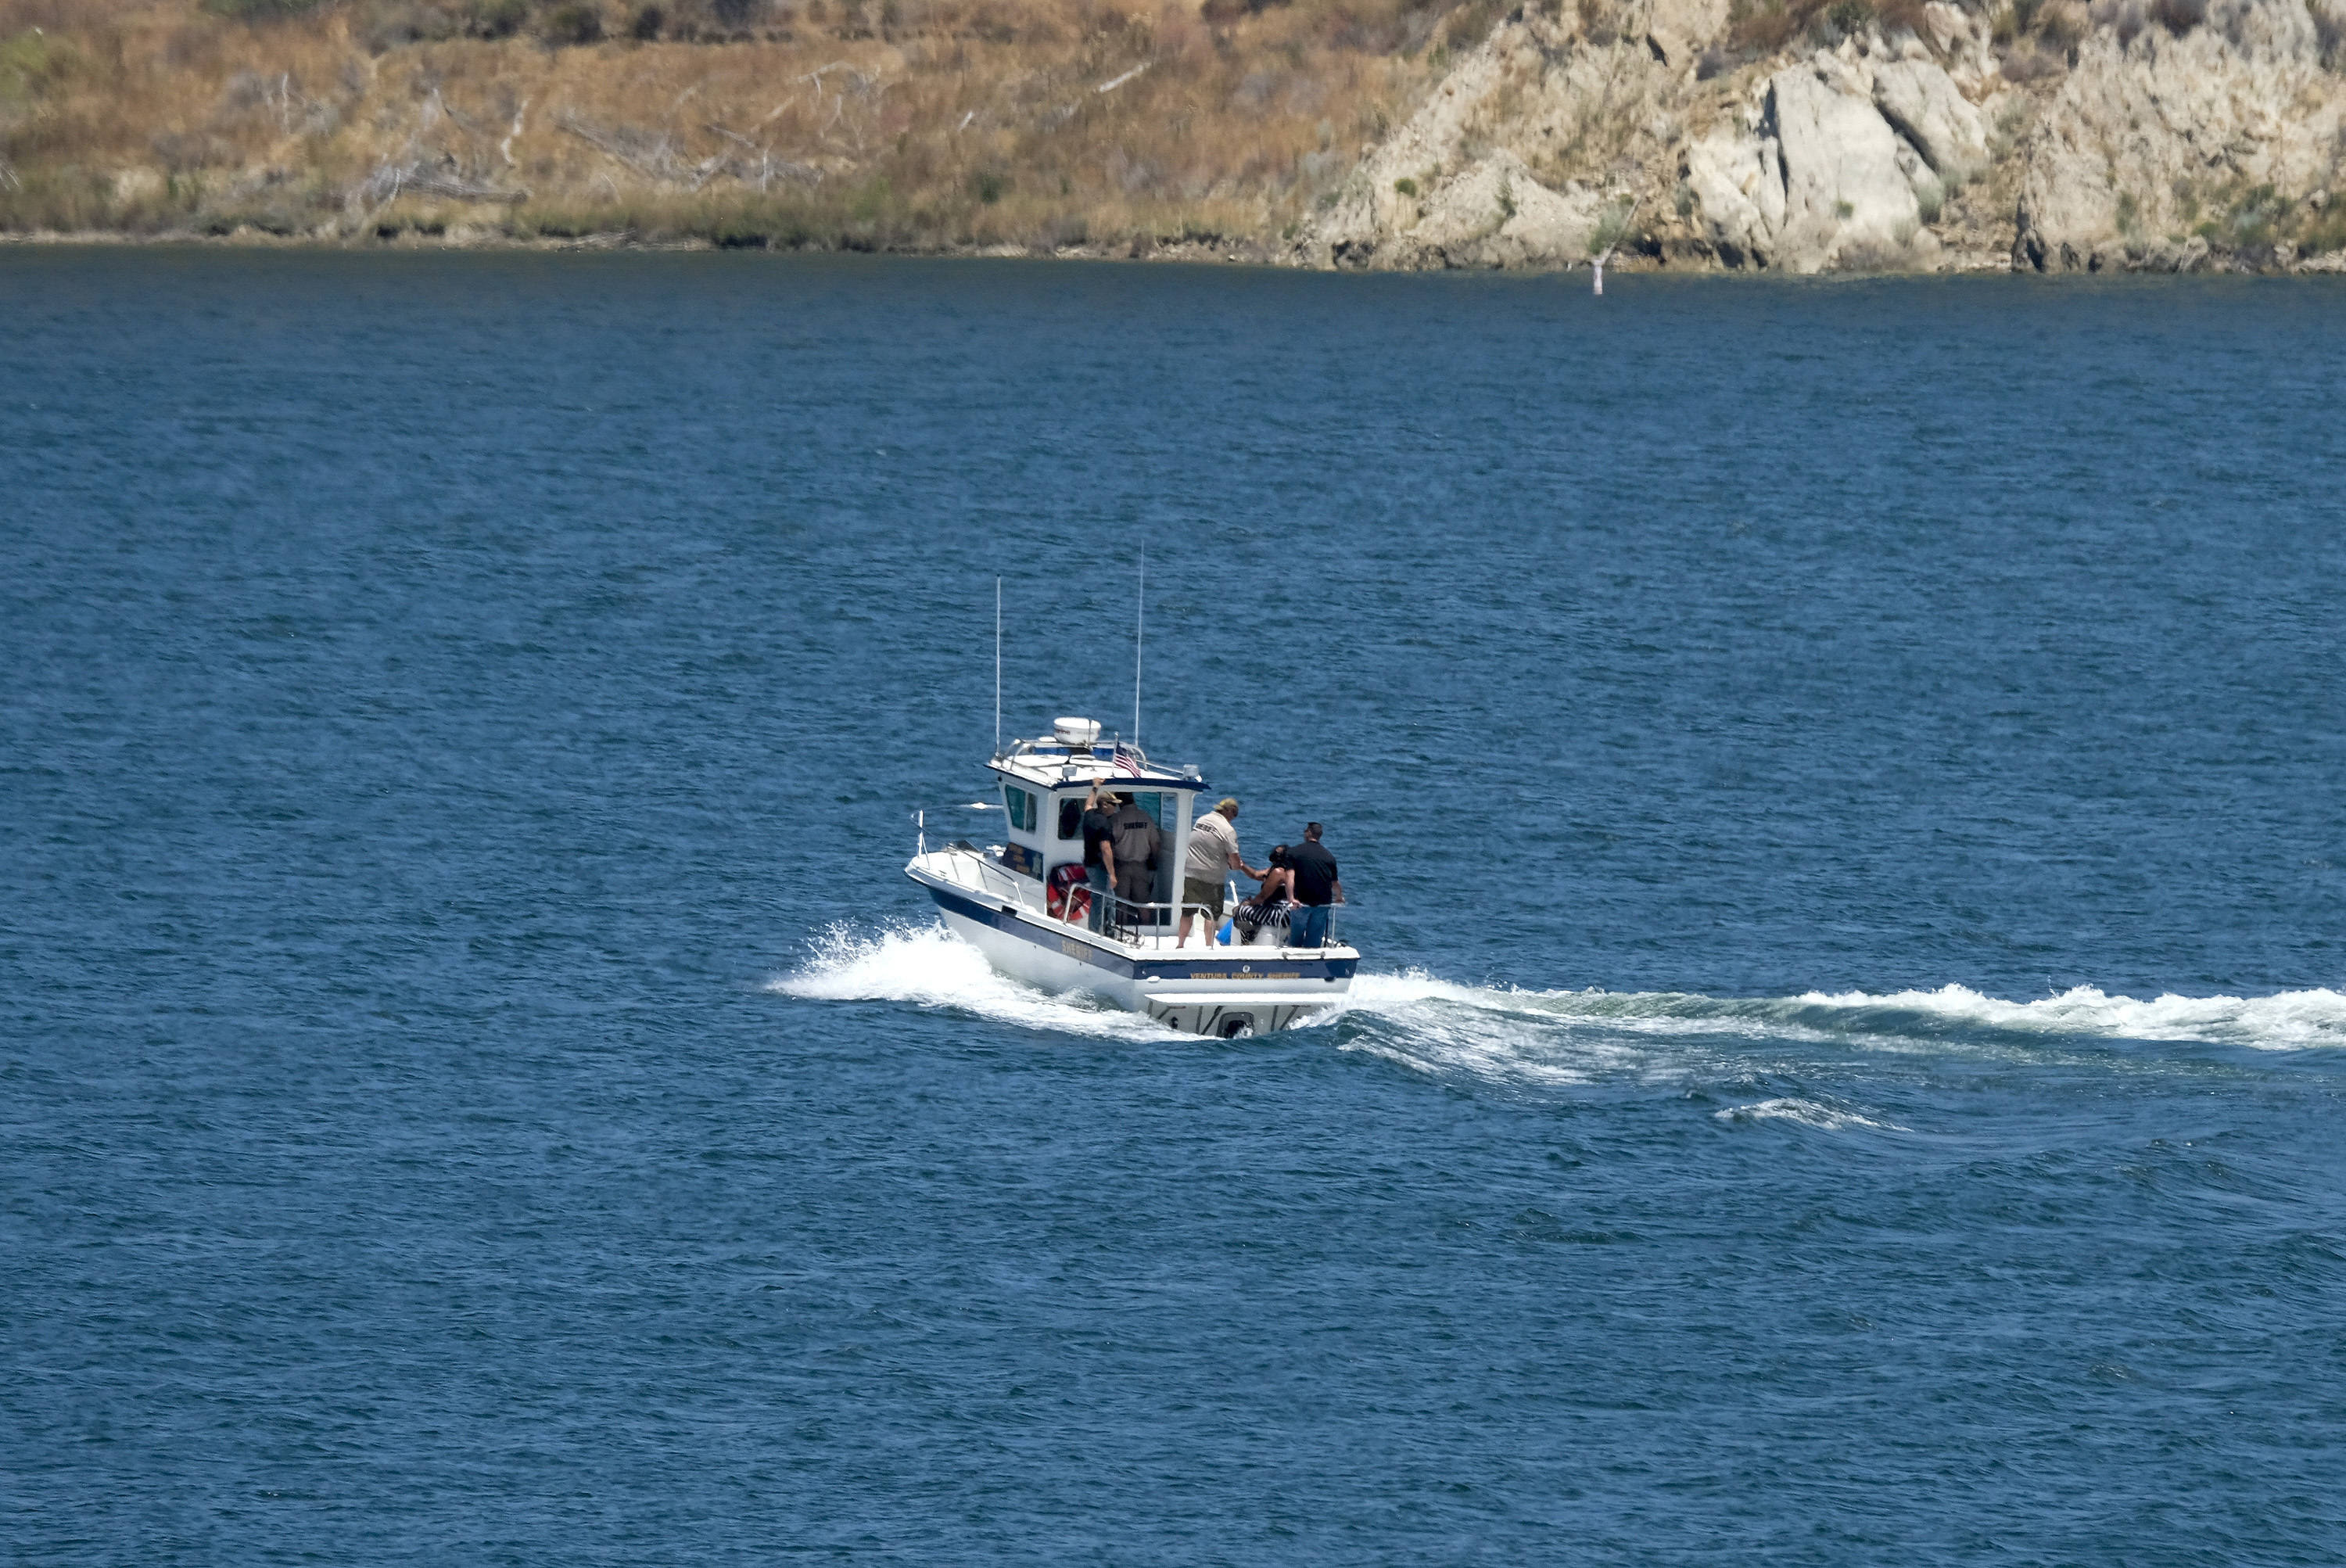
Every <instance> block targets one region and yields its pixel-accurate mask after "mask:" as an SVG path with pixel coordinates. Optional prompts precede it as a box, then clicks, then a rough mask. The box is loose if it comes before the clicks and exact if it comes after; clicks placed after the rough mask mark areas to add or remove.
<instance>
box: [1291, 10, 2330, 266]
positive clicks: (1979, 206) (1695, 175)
mask: <svg viewBox="0 0 2346 1568" xmlns="http://www.w3.org/2000/svg"><path fill="white" fill-rule="evenodd" d="M2325 5H2326V0H2213V4H2212V5H2205V6H2204V8H2203V0H2157V4H2155V5H2154V6H2153V9H2152V10H2151V11H2150V12H2148V13H2146V11H2145V10H2144V9H2143V7H2142V5H2140V4H2138V3H2137V0H2098V3H2097V4H2096V5H2095V7H2094V8H2093V9H2092V10H2091V11H2087V10H2086V9H2084V8H2082V7H2079V6H2076V5H2072V4H2070V3H2069V0H2045V3H2044V4H2041V5H2030V6H2029V7H2028V10H2027V12H2026V13H2025V15H2024V14H2022V13H2020V12H2017V11H2015V10H2014V9H2012V8H2010V7H1997V8H1990V7H1984V6H1980V5H1958V4H1950V3H1947V0H1927V3H1925V4H1922V5H1917V6H1914V7H1913V8H1911V9H1906V10H1902V11H1886V10H1885V11H1877V10H1876V9H1874V8H1873V7H1872V5H1869V4H1867V3H1865V0H1843V3H1841V4H1839V5H1833V6H1831V8H1830V9H1829V10H1825V11H1821V12H1819V13H1817V14H1816V15H1814V16H1812V17H1811V20H1810V21H1809V23H1808V24H1807V25H1805V26H1804V27H1802V28H1800V30H1799V31H1797V32H1795V33H1794V34H1793V36H1792V37H1790V39H1787V40H1785V45H1786V46H1780V47H1778V48H1776V49H1773V50H1763V49H1756V48H1753V47H1752V46H1750V45H1749V41H1748V40H1749V35H1750V28H1749V25H1748V22H1749V15H1750V13H1748V12H1747V13H1743V14H1742V15H1741V16H1740V17H1739V15H1736V14H1733V13H1730V10H1729V5H1728V4H1727V3H1726V0H1632V4H1631V5H1628V6H1627V7H1625V8H1624V9H1623V10H1621V11H1620V12H1618V13H1615V14H1611V15H1603V16H1599V15H1592V14H1591V13H1589V12H1586V11H1578V12H1569V13H1567V12H1565V11H1564V10H1563V9H1562V8H1561V7H1560V6H1541V5H1531V6H1526V7H1525V8H1523V9H1522V10H1520V11H1518V12H1516V13H1515V14H1514V15H1510V16H1509V17H1507V18H1506V19H1505V20H1504V21H1502V22H1500V23H1499V24H1498V25H1497V26H1496V27H1495V28H1494V30H1493V32H1492V33H1491V35H1490V36H1488V37H1487V38H1486V39H1485V40H1484V42H1483V44H1482V45H1481V46H1479V47H1478V48H1476V49H1474V51H1473V52H1472V53H1471V54H1470V55H1469V56H1466V57H1465V58H1464V59H1462V60H1460V61H1459V62H1458V64H1457V66H1455V68H1454V69H1453V70H1451V71H1450V72H1449V73H1448V74H1447V76H1444V77H1443V79H1442V80H1441V81H1439V82H1438V83H1437V84H1436V85H1435V86H1434V87H1433V89H1432V90H1431V91H1430V92H1429V93H1428V95H1427V96H1426V97H1425V99H1424V100H1423V103H1422V104H1420V105H1419V106H1418V107H1417V108H1416V110H1415V111H1414V112H1413V114H1412V115H1411V116H1410V117H1409V118H1408V120H1407V121H1406V123H1404V124H1403V125H1401V126H1400V127H1397V128H1396V129H1395V130H1394V131H1393V133H1392V135H1391V136H1389V137H1386V138H1384V139H1383V140H1382V142H1380V143H1378V144H1377V145H1374V146H1372V147H1368V148H1363V149H1362V158H1361V161H1360V164H1359V166H1358V168H1356V169H1355V170H1354V171H1353V172H1352V176H1351V178H1348V179H1347V180H1346V182H1345V184H1344V185H1343V187H1342V188H1341V190H1340V191H1338V192H1337V193H1335V194H1334V196H1333V198H1332V199H1330V200H1328V201H1327V202H1326V203H1325V205H1324V206H1323V207H1322V208H1321V210H1319V211H1318V212H1316V213H1315V214H1314V215H1313V217H1312V218H1311V220H1310V222H1309V223H1308V224H1307V225H1306V226H1305V228H1304V229H1303V230H1302V231H1301V233H1300V234H1299V236H1298V237H1297V239H1296V241H1295V243H1294V245H1293V247H1292V250H1291V254H1292V256H1293V259H1294V260H1297V261H1299V262H1301V263H1303V264H1307V265H1320V266H1334V267H1357V268H1399V269H1413V268H1429V267H1509V266H1550V267H1553V266H1559V265H1570V264H1573V263H1575V262H1580V261H1585V260H1588V259H1589V258H1591V257H1593V256H1596V255H1599V254H1604V253H1607V252H1608V251H1615V250H1617V253H1618V255H1619V257H1620V260H1621V261H1625V262H1629V263H1631V264H1638V263H1642V264H1644V265H1648V266H1661V267H1719V268H1727V269H1769V270H1784V271H1791V272H1803V273H1807V272H1819V271H1833V270H1898V271H1936V270H1985V269H2004V268H2007V267H2017V268H2022V269H2035V270H2045V271H2076V270H2168V271H2172V270H2196V269H2208V268H2232V269H2240V270H2272V269H2309V268H2310V269H2321V270H2340V269H2341V268H2346V212H2341V209H2340V208H2339V206H2337V205H2335V204H2333V203H2332V202H2331V191H2332V190H2333V189H2339V188H2340V165H2341V158H2346V119H2341V115H2346V76H2341V66H2346V51H2341V32H2346V27H2341V20H2340V17H2341V13H2334V12H2331V11H2330V10H2328V9H2326V8H2325ZM1739 22H1740V23H1743V24H1745V25H1739ZM1617 264H1618V263H1617Z"/></svg>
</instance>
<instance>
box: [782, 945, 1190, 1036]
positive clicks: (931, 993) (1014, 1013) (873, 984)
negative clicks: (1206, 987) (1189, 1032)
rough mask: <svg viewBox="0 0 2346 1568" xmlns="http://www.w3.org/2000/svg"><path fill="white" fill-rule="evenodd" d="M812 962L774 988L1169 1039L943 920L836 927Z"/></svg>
mask: <svg viewBox="0 0 2346 1568" xmlns="http://www.w3.org/2000/svg"><path fill="white" fill-rule="evenodd" d="M811 949H812V951H811V952H810V953H809V954H808V956H807V960H806V962H804V963H802V964H801V965H800V966H799V967H798V968H797V969H795V970H793V971H792V972H790V973H789V974H785V975H782V976H780V978H778V979H775V980H770V981H769V982H767V983H766V989H767V990H768V991H771V992H776V993H780V994H781V995H784V996H798V997H804V998H807V999H809V1000H812V1001H820V1002H908V1003H913V1004H914V1005H915V1006H919V1007H927V1008H940V1009H951V1010H953V1011H955V1012H960V1013H971V1014H974V1015H975V1016H977V1017H980V1018H984V1019H990V1020H992V1021H993V1022H994V1023H1013V1024H1017V1025H1020V1026H1023V1027H1025V1028H1029V1029H1042V1030H1049V1031H1054V1032H1056V1033H1066V1034H1082V1035H1088V1036H1092V1037H1094V1038H1098V1039H1135V1040H1153V1041H1162V1040H1163V1039H1165V1038H1166V1037H1167V1032H1166V1030H1165V1029H1164V1028H1163V1027H1162V1026H1161V1025H1159V1024H1158V1023H1157V1022H1156V1021H1155V1020H1154V1019H1152V1018H1149V1017H1148V1016H1146V1015H1144V1014H1142V1013H1127V1012H1126V1011H1125V1010H1124V1009H1123V1008H1121V1007H1114V1006H1110V1005H1108V1004H1107V1003H1101V1002H1096V1001H1094V1000H1092V999H1091V998H1089V997H1084V996H1054V995H1052V994H1051V993H1049V992H1045V991H1037V990H1035V988H1034V987H1033V986H1031V985H1023V984H1021V983H1018V982H1017V981H1015V980H1013V979H1011V978H1010V977H1009V976H1007V975H1005V974H1003V973H1002V972H999V971H997V970H996V969H995V968H994V966H993V965H992V964H990V963H988V962H986V961H985V955H984V953H981V952H978V951H977V949H975V948H974V947H972V946H970V945H969V943H967V942H964V941H962V940H961V939H960V938H959V937H957V936H955V935H954V934H953V933H952V932H949V931H947V930H946V929H945V928H944V927H943V925H942V924H933V925H910V924H907V925H899V926H891V927H889V928H887V929H885V930H882V931H879V932H873V931H871V930H869V929H858V928H856V927H854V926H849V925H835V926H831V928H829V929H828V930H826V931H823V932H821V933H820V934H818V935H817V936H816V937H815V939H814V941H813V942H812V943H811Z"/></svg>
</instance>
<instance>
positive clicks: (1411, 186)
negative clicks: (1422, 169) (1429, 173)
mask: <svg viewBox="0 0 2346 1568" xmlns="http://www.w3.org/2000/svg"><path fill="white" fill-rule="evenodd" d="M1393 188H1394V189H1395V190H1398V191H1400V192H1401V193H1402V194H1403V196H1415V195H1416V194H1417V181H1415V180H1413V179H1412V178H1409V177H1408V176H1407V175H1403V177H1402V178H1399V179H1396V180H1394V181H1393ZM1329 205H1330V206H1331V207H1332V206H1334V205H1335V203H1334V202H1330V203H1329Z"/></svg>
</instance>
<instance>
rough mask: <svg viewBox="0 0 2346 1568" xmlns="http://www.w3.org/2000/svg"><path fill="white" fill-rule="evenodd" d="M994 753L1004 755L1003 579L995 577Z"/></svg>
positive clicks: (997, 755)
mask: <svg viewBox="0 0 2346 1568" xmlns="http://www.w3.org/2000/svg"><path fill="white" fill-rule="evenodd" d="M994 755H995V756H996V757H999V756H1001V755H1002V579H1001V578H999V577H996V578H994Z"/></svg>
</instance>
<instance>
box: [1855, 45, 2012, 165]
mask: <svg viewBox="0 0 2346 1568" xmlns="http://www.w3.org/2000/svg"><path fill="white" fill-rule="evenodd" d="M1873 107H1875V108H1876V109H1879V110H1880V111H1881V112H1882V118H1883V119H1884V120H1886V121H1888V122H1889V124H1890V127H1891V128H1892V130H1894V131H1896V132H1897V133H1898V134H1899V135H1900V136H1902V137H1905V138H1906V140H1907V142H1908V143H1909V144H1910V145H1911V146H1912V147H1913V148H1914V150H1915V151H1917V152H1919V153H1921V154H1922V155H1923V161H1924V162H1925V163H1928V164H1929V165H1930V166H1931V169H1932V172H1933V173H1934V174H1936V175H1938V177H1939V178H1940V179H1941V180H1942V181H1943V182H1953V183H1957V184H1961V183H1963V182H1964V181H1967V180H1972V179H1976V178H1979V176H1980V175H1981V174H1983V173H1984V172H1985V171H1986V169H1987V161H1988V153H1987V126H1986V124H1985V123H1984V121H1983V120H1982V118H1981V117H1980V112H1979V110H1978V109H1976V108H1974V107H1972V103H1971V101H1970V100H1969V99H1968V98H1966V97H1964V95H1963V94H1962V93H1961V92H1960V91H1958V90H1957V88H1956V87H1955V83H1954V79H1953V77H1952V76H1948V75H1947V73H1946V72H1945V71H1943V70H1942V69H1941V68H1940V67H1939V66H1935V65H1933V64H1932V63H1930V62H1929V61H1927V60H1887V61H1884V62H1883V63H1882V64H1881V65H1879V66H1875V67H1874V68H1873Z"/></svg>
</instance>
